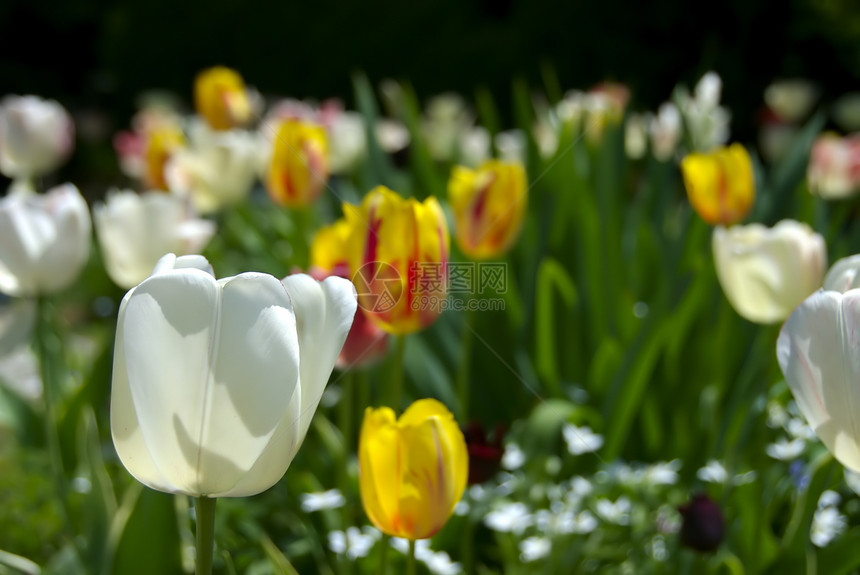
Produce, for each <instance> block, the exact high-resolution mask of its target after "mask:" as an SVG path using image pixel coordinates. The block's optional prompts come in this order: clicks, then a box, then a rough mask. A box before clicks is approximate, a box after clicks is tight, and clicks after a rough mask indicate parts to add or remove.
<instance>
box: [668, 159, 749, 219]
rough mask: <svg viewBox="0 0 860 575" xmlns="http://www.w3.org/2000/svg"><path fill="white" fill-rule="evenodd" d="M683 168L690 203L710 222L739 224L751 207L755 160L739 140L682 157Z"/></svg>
mask: <svg viewBox="0 0 860 575" xmlns="http://www.w3.org/2000/svg"><path fill="white" fill-rule="evenodd" d="M681 172H682V174H683V176H684V187H686V188H687V197H688V198H689V199H690V204H692V206H693V208H694V209H695V210H696V212H697V213H698V214H699V216H701V218H702V219H703V220H705V221H706V222H707V223H708V224H710V225H717V224H722V225H724V226H730V225H732V224H736V223H738V222H739V221H741V220H743V219H744V218H745V217H746V215H747V213H748V212H749V210H750V208H751V207H752V204H753V200H754V199H755V179H754V177H753V170H752V162H751V161H750V156H749V154H748V153H747V151H746V149H745V148H744V147H743V146H741V145H740V144H732V145H731V146H729V147H728V148H720V149H718V150H715V151H714V152H711V153H708V154H699V153H693V154H690V155H688V156H686V157H685V158H684V159H683V160H682V161H681Z"/></svg>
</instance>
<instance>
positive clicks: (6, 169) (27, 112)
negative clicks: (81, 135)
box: [0, 96, 75, 179]
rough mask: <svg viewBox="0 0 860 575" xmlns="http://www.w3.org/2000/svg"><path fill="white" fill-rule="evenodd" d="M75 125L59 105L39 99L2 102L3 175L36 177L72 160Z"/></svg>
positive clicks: (0, 143)
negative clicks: (69, 159) (70, 157)
mask: <svg viewBox="0 0 860 575" xmlns="http://www.w3.org/2000/svg"><path fill="white" fill-rule="evenodd" d="M74 145H75V125H74V124H73V123H72V118H71V116H69V113H68V112H66V110H65V108H63V107H62V106H61V105H60V104H59V103H57V102H55V101H53V100H43V99H42V98H39V97H38V96H7V97H6V98H4V99H3V100H2V101H0V172H2V173H3V175H4V176H7V177H9V178H24V179H27V178H36V177H39V176H43V175H45V174H47V173H49V172H52V171H53V170H55V169H56V168H58V167H59V166H60V164H62V163H63V162H65V161H66V159H68V157H69V155H70V154H71V153H72V149H73V148H74Z"/></svg>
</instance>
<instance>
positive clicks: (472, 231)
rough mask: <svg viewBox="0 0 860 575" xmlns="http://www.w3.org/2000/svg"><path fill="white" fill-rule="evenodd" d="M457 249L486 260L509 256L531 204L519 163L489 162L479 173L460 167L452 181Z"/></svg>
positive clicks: (453, 174)
mask: <svg viewBox="0 0 860 575" xmlns="http://www.w3.org/2000/svg"><path fill="white" fill-rule="evenodd" d="M448 198H449V200H450V201H451V208H452V209H453V210H454V219H455V222H456V226H457V233H456V235H455V237H456V238H457V245H458V246H460V249H461V250H462V251H463V253H464V254H466V255H467V256H469V257H471V258H475V259H486V258H491V257H493V256H497V255H499V254H502V253H504V252H506V251H507V250H508V249H509V248H510V247H511V245H512V244H513V243H514V241H515V240H516V239H517V236H519V233H520V228H521V227H522V223H523V216H525V212H526V204H527V202H528V182H527V181H526V172H525V169H524V168H523V166H522V164H521V163H519V162H500V161H498V160H489V161H487V162H484V164H482V165H481V167H480V168H478V169H477V170H472V169H469V168H465V167H462V166H457V167H455V168H454V171H453V172H452V173H451V179H450V180H449V181H448Z"/></svg>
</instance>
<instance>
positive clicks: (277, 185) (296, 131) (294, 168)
mask: <svg viewBox="0 0 860 575" xmlns="http://www.w3.org/2000/svg"><path fill="white" fill-rule="evenodd" d="M328 175H329V167H328V145H327V141H326V135H325V130H324V129H323V128H322V127H321V126H318V125H316V124H312V123H309V122H303V121H299V120H292V119H291V120H286V121H284V122H282V123H281V125H280V127H279V128H278V132H277V134H276V136H275V140H274V142H273V151H272V159H271V161H270V162H269V167H268V175H267V178H266V189H267V190H268V191H269V195H270V196H271V198H272V200H274V201H275V202H276V203H279V204H283V205H286V206H290V207H297V206H306V205H308V204H310V203H311V202H313V201H314V200H315V199H316V198H317V197H318V196H319V195H320V193H322V191H323V189H324V188H325V184H326V182H327V181H328Z"/></svg>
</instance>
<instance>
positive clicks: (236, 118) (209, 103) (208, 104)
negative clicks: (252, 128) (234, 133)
mask: <svg viewBox="0 0 860 575" xmlns="http://www.w3.org/2000/svg"><path fill="white" fill-rule="evenodd" d="M194 106H195V107H196V108H197V113H198V114H200V116H202V117H203V119H205V120H206V122H207V123H208V124H209V126H210V127H211V128H212V129H213V130H229V129H231V128H235V127H237V126H241V125H243V124H245V123H246V122H247V121H248V120H249V119H250V117H251V104H250V101H249V99H248V93H247V91H246V89H245V82H244V80H242V76H240V75H239V73H238V72H236V71H235V70H231V69H230V68H225V67H223V66H216V67H214V68H209V69H208V70H204V71H203V72H201V73H200V74H198V75H197V78H196V79H195V81H194Z"/></svg>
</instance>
